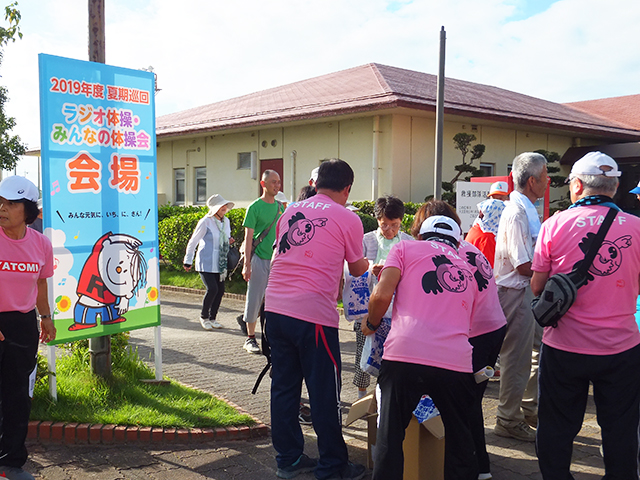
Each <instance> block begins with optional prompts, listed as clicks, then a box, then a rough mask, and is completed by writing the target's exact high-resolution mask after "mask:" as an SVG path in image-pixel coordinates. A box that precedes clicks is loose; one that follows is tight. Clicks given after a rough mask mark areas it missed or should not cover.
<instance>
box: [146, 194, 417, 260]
mask: <svg viewBox="0 0 640 480" xmlns="http://www.w3.org/2000/svg"><path fill="white" fill-rule="evenodd" d="M353 205H354V206H356V207H358V208H359V209H360V210H359V211H358V212H356V213H357V215H358V217H360V221H361V222H362V227H363V229H364V233H367V232H372V231H374V230H375V229H376V228H378V222H377V221H376V219H375V218H374V216H373V207H374V205H375V202H372V201H370V200H367V201H363V202H353ZM404 205H405V215H404V218H403V219H402V230H403V231H404V232H406V233H410V229H411V224H412V223H413V216H414V214H415V213H416V211H417V210H418V208H420V205H422V204H420V203H412V202H407V203H405V204H404ZM207 211H208V209H207V207H194V206H189V207H181V206H175V205H163V206H162V207H160V208H159V209H158V220H159V223H158V240H159V243H160V255H161V256H162V259H163V260H164V261H165V264H167V263H168V264H169V265H171V266H172V267H173V268H176V269H182V261H183V259H184V254H185V252H186V250H187V243H189V238H191V234H192V233H193V231H194V229H195V228H196V224H197V223H198V220H200V219H201V218H202V217H204V216H205V215H206V213H207ZM245 212H246V210H245V209H244V208H234V209H233V210H231V211H229V212H228V213H227V217H228V218H229V223H230V224H231V236H232V237H233V238H234V239H235V245H237V246H238V247H240V245H242V242H243V241H244V228H243V227H242V222H243V220H244V215H245Z"/></svg>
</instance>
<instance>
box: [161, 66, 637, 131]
mask: <svg viewBox="0 0 640 480" xmlns="http://www.w3.org/2000/svg"><path fill="white" fill-rule="evenodd" d="M436 80H437V77H436V76H435V75H429V74H426V73H420V72H415V71H412V70H405V69H402V68H396V67H389V66H386V65H380V64H376V63H370V64H367V65H362V66H359V67H354V68H350V69H348V70H343V71H340V72H335V73H330V74H328V75H322V76H320V77H315V78H310V79H308V80H303V81H300V82H296V83H292V84H289V85H283V86H280V87H276V88H271V89H268V90H263V91H261V92H257V93H252V94H249V95H244V96H242V97H237V98H232V99H230V100H224V101H222V102H217V103H212V104H210V105H205V106H201V107H196V108H192V109H189V110H184V111H182V112H177V113H173V114H169V115H164V116H162V117H158V119H157V122H156V134H157V137H158V138H162V137H169V136H177V135H183V134H194V133H206V132H215V131H218V130H227V129H232V128H242V127H252V126H258V125H268V124H274V123H282V122H290V121H299V120H307V119H312V118H322V117H329V116H336V115H346V114H353V113H358V112H372V113H373V112H375V111H376V110H384V109H389V108H396V107H407V108H413V109H420V110H427V111H435V107H436ZM446 114H455V115H462V116H467V117H476V118H483V119H490V120H497V121H503V122H511V123H520V124H525V125H531V126H538V127H545V128H553V129H556V130H558V129H559V130H565V131H571V132H576V133H583V134H590V135H594V136H600V137H608V138H620V139H629V140H638V139H640V128H631V127H629V126H628V125H624V124H621V123H618V122H616V121H614V120H610V119H606V118H602V117H600V116H594V115H591V114H589V113H585V112H582V111H580V110H577V109H575V108H571V107H568V106H565V105H562V104H558V103H553V102H548V101H546V100H541V99H538V98H534V97H530V96H527V95H522V94H519V93H515V92H511V91H508V90H504V89H501V88H497V87H492V86H489V85H481V84H478V83H472V82H465V81H462V80H456V79H453V78H447V79H446V83H445V115H446Z"/></svg>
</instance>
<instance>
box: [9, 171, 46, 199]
mask: <svg viewBox="0 0 640 480" xmlns="http://www.w3.org/2000/svg"><path fill="white" fill-rule="evenodd" d="M39 196H40V192H38V187H36V186H35V185H34V184H33V182H32V181H31V180H29V179H28V178H25V177H21V176H19V175H14V176H12V177H7V178H5V179H4V180H2V182H0V197H4V198H6V199H7V200H30V201H32V202H37V201H38V197H39Z"/></svg>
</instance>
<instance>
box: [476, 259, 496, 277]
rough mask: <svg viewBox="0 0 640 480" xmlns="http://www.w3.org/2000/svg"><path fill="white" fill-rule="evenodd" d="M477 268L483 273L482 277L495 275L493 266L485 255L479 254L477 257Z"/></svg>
mask: <svg viewBox="0 0 640 480" xmlns="http://www.w3.org/2000/svg"><path fill="white" fill-rule="evenodd" d="M476 268H477V269H478V271H479V272H480V274H481V275H482V278H491V277H492V276H493V269H492V268H491V264H490V263H489V260H487V259H486V258H485V256H484V255H478V256H477V257H476Z"/></svg>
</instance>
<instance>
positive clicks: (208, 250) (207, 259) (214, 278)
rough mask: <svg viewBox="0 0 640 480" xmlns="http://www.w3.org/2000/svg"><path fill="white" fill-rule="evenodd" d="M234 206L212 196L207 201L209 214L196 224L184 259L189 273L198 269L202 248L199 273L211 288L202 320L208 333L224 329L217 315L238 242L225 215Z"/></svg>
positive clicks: (206, 296)
mask: <svg viewBox="0 0 640 480" xmlns="http://www.w3.org/2000/svg"><path fill="white" fill-rule="evenodd" d="M233 206H234V203H233V202H228V201H227V200H225V199H224V198H222V196H221V195H218V194H216V195H212V196H211V197H209V200H207V207H209V212H208V213H207V214H206V215H205V216H204V217H203V218H202V219H201V220H200V221H199V222H198V224H197V225H196V228H195V230H194V231H193V235H191V238H190V239H189V243H188V244H187V252H186V254H185V256H184V262H183V263H184V269H185V270H186V271H187V272H188V271H189V270H191V267H192V266H194V263H193V255H194V253H195V250H196V246H197V247H198V251H197V253H196V254H195V256H196V261H195V270H196V271H197V272H198V273H199V274H200V278H201V279H202V283H204V285H205V287H206V288H207V293H206V294H205V296H204V299H203V301H202V311H201V312H200V318H199V320H200V325H202V328H204V329H205V330H213V329H214V328H222V324H220V322H218V321H217V320H216V316H217V315H218V309H219V308H220V302H222V296H223V295H224V279H225V277H226V275H227V254H228V253H229V245H230V244H232V243H233V241H234V240H233V238H232V237H231V225H230V224H229V219H228V218H227V217H225V214H226V213H227V212H228V211H229V210H231V209H232V208H233Z"/></svg>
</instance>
